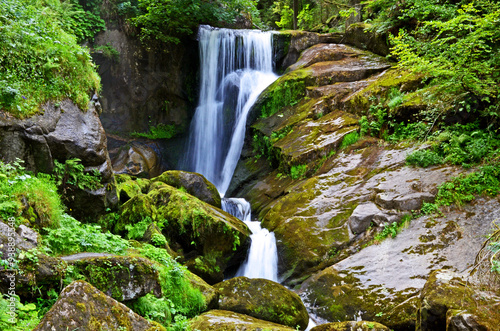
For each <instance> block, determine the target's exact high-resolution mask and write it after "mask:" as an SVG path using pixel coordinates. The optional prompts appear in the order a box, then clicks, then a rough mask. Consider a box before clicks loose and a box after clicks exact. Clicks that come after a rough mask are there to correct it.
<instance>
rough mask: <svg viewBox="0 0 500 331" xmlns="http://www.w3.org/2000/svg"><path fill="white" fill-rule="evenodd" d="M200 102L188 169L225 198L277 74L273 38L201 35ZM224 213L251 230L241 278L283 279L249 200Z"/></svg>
mask: <svg viewBox="0 0 500 331" xmlns="http://www.w3.org/2000/svg"><path fill="white" fill-rule="evenodd" d="M198 37H199V43H200V58H201V81H200V84H201V85H200V100H199V104H198V107H197V108H196V113H195V115H194V118H193V121H192V124H191V128H190V134H189V144H188V153H187V161H186V162H185V163H187V168H188V169H189V170H190V171H194V172H197V173H201V174H202V175H204V176H205V177H206V178H207V179H208V180H209V181H211V182H212V183H213V184H214V185H215V186H216V187H217V189H218V190H219V193H220V194H221V196H222V197H223V196H224V195H225V193H226V191H227V189H228V187H229V184H230V181H231V178H232V177H233V173H234V169H235V168H236V164H237V163H238V160H239V158H240V154H241V149H242V147H243V140H244V137H245V127H246V120H247V115H248V111H249V110H250V108H251V107H252V105H253V104H254V103H255V101H256V100H257V97H258V96H259V94H260V93H261V92H262V91H263V90H264V89H265V88H266V87H267V86H269V85H270V84H271V83H272V82H274V81H275V80H276V79H277V78H278V76H277V75H275V74H274V73H273V57H272V35H271V33H269V32H261V31H256V30H229V29H214V28H211V27H208V26H201V27H200V31H199V36H198ZM223 209H224V210H225V211H227V212H229V213H231V214H233V215H235V216H236V217H238V218H240V219H241V220H242V221H244V222H245V224H246V225H247V226H248V227H249V228H250V230H251V231H252V235H251V239H252V244H251V246H250V250H249V255H248V259H247V260H246V261H245V263H243V265H242V266H241V268H240V270H239V271H238V274H237V275H238V276H247V277H250V278H267V279H270V280H273V281H278V272H277V260H278V254H277V250H276V240H275V238H274V233H269V231H268V230H267V229H262V228H261V226H260V223H259V222H252V221H251V213H250V204H249V203H248V202H247V201H245V200H244V199H235V198H231V199H223Z"/></svg>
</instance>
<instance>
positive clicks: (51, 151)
mask: <svg viewBox="0 0 500 331" xmlns="http://www.w3.org/2000/svg"><path fill="white" fill-rule="evenodd" d="M0 155H2V156H3V158H4V160H5V161H7V162H12V161H14V160H15V159H16V158H19V159H22V160H24V161H25V166H26V167H27V169H28V170H31V171H34V172H39V171H40V172H47V173H50V172H51V171H52V169H53V166H54V160H58V161H59V162H61V163H64V161H65V160H67V159H71V158H78V159H80V160H81V163H82V164H83V165H84V166H85V170H86V171H91V170H94V169H96V170H98V171H99V172H100V173H101V177H102V180H101V184H102V188H100V189H97V190H94V191H88V190H85V191H84V190H77V191H76V192H75V194H74V199H73V200H72V201H70V202H68V204H69V205H68V206H67V207H68V208H69V209H70V210H71V213H72V215H74V216H75V217H79V218H82V217H92V216H96V215H99V214H101V213H103V212H104V211H105V209H106V208H107V207H109V206H113V205H115V204H116V203H117V197H116V189H115V184H114V177H113V171H112V168H111V162H110V159H109V156H108V151H107V147H106V135H105V133H104V129H103V127H102V125H101V122H100V120H99V116H98V114H97V111H96V109H95V106H94V105H93V104H92V103H91V104H90V105H89V109H88V110H87V111H85V112H83V111H82V110H80V109H79V108H78V107H76V106H75V105H74V104H73V103H72V102H71V101H69V100H65V101H62V102H61V103H60V107H55V106H54V105H53V104H50V103H49V104H46V105H45V106H43V114H41V115H36V116H33V117H31V118H28V119H24V120H19V119H15V118H12V117H11V116H10V115H9V114H6V113H3V112H1V113H0Z"/></svg>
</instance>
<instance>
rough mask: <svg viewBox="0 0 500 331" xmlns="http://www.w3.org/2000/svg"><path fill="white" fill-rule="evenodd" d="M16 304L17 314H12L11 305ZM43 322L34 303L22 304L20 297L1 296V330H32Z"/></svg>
mask: <svg viewBox="0 0 500 331" xmlns="http://www.w3.org/2000/svg"><path fill="white" fill-rule="evenodd" d="M11 302H12V303H14V307H15V312H13V313H14V314H13V315H11V314H9V313H10V312H12V310H11V308H10V307H11V306H10V304H11ZM40 320H41V316H39V313H38V310H37V307H36V305H35V304H34V303H24V304H23V303H21V301H20V299H19V296H17V295H12V296H8V295H6V294H3V295H2V296H0V329H2V330H4V331H24V330H31V329H33V328H34V327H36V326H37V325H38V323H39V322H40Z"/></svg>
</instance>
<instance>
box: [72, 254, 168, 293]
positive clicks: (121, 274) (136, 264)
mask: <svg viewBox="0 0 500 331" xmlns="http://www.w3.org/2000/svg"><path fill="white" fill-rule="evenodd" d="M68 263H69V264H71V265H74V266H75V267H76V268H77V270H78V272H79V273H80V274H82V275H83V276H85V279H86V281H87V282H89V283H90V284H92V285H93V286H95V287H96V288H97V289H99V290H100V291H103V292H104V293H106V295H108V296H110V297H112V298H113V299H115V300H118V301H127V300H134V299H137V298H138V297H141V296H144V295H146V294H147V293H153V294H154V295H155V296H157V297H160V296H161V295H162V292H161V286H160V281H159V278H158V277H159V276H158V270H157V268H155V266H154V264H153V263H152V262H151V261H149V260H148V259H146V258H143V257H130V256H101V257H87V258H81V259H77V260H69V261H68Z"/></svg>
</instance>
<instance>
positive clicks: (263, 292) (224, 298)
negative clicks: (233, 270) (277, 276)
mask: <svg viewBox="0 0 500 331" xmlns="http://www.w3.org/2000/svg"><path fill="white" fill-rule="evenodd" d="M214 287H215V288H216V289H217V290H218V291H219V292H220V298H219V309H223V310H229V311H234V312H237V313H241V314H246V315H250V316H253V317H255V318H258V319H261V320H266V321H270V322H274V323H278V324H282V325H286V326H290V327H292V328H296V327H299V328H300V330H305V328H306V327H307V324H308V323H309V315H308V313H307V310H306V307H305V306H304V304H303V303H302V300H301V299H300V297H299V296H298V295H297V294H296V293H294V292H292V291H290V290H288V289H287V288H286V287H284V286H282V285H280V284H278V283H275V282H273V281H270V280H267V279H260V278H257V279H251V278H247V277H235V278H232V279H229V280H226V281H224V282H222V283H218V284H215V285H214Z"/></svg>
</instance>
